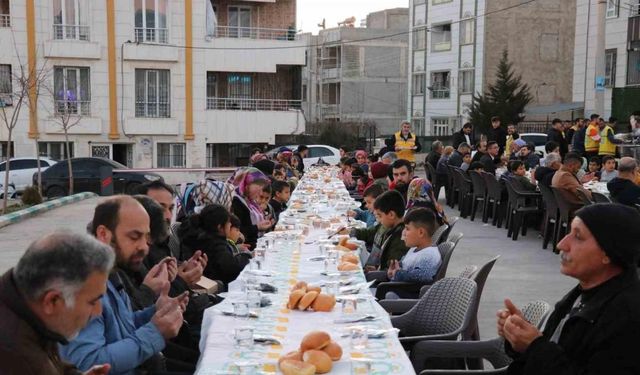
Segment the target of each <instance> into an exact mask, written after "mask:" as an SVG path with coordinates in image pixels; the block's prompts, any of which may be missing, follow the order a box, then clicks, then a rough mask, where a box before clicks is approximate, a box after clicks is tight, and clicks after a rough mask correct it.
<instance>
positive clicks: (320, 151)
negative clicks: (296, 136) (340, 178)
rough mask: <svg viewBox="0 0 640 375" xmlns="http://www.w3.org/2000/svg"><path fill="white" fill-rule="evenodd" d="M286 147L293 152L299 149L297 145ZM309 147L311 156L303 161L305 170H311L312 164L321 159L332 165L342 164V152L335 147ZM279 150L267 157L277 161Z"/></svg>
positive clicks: (276, 149) (269, 153)
mask: <svg viewBox="0 0 640 375" xmlns="http://www.w3.org/2000/svg"><path fill="white" fill-rule="evenodd" d="M281 147H282V146H281ZM284 147H287V148H289V149H291V150H292V151H295V150H296V149H297V148H298V146H296V145H289V146H284ZM307 147H309V154H308V155H307V157H306V158H304V159H303V161H304V167H305V169H307V168H309V166H311V165H312V164H315V163H317V162H318V160H319V159H320V158H322V160H324V161H325V162H327V163H329V164H331V165H337V164H338V163H340V150H338V149H337V148H335V147H331V146H327V145H307ZM279 149H280V147H276V148H274V149H273V150H270V151H267V155H269V157H270V158H272V159H274V160H275V156H276V154H277V153H278V150H279Z"/></svg>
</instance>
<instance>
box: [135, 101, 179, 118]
mask: <svg viewBox="0 0 640 375" xmlns="http://www.w3.org/2000/svg"><path fill="white" fill-rule="evenodd" d="M136 117H171V106H170V103H168V102H141V101H136Z"/></svg>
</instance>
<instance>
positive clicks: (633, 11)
mask: <svg viewBox="0 0 640 375" xmlns="http://www.w3.org/2000/svg"><path fill="white" fill-rule="evenodd" d="M637 16H640V3H638V4H629V17H637Z"/></svg>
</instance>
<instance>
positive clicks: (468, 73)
mask: <svg viewBox="0 0 640 375" xmlns="http://www.w3.org/2000/svg"><path fill="white" fill-rule="evenodd" d="M474 72H475V71H474V70H461V71H460V76H459V78H458V82H459V83H460V93H461V94H473V83H474V82H473V75H474Z"/></svg>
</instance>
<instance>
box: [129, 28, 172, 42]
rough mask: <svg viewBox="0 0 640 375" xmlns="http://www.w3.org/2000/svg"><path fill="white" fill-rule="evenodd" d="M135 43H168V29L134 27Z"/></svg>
mask: <svg viewBox="0 0 640 375" xmlns="http://www.w3.org/2000/svg"><path fill="white" fill-rule="evenodd" d="M135 33H136V43H158V44H167V43H169V29H167V28H155V29H154V28H148V27H136V28H135Z"/></svg>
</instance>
